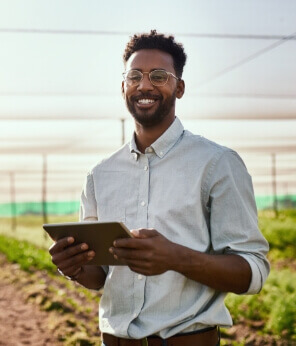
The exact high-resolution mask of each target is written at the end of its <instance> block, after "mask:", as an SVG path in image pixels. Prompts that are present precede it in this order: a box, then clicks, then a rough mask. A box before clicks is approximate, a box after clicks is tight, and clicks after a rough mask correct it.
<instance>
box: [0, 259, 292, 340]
mask: <svg viewBox="0 0 296 346" xmlns="http://www.w3.org/2000/svg"><path fill="white" fill-rule="evenodd" d="M0 267H1V271H0V346H21V345H33V346H43V345H54V346H55V345H57V346H59V345H75V346H76V345H77V346H78V345H100V338H99V331H98V328H97V301H94V299H93V298H89V297H86V296H85V295H84V294H82V293H81V292H80V291H79V287H77V289H75V287H74V289H73V287H72V289H70V290H69V284H70V285H74V283H72V282H68V281H67V280H65V279H62V280H65V282H64V283H63V281H62V280H56V279H53V278H51V277H50V276H49V275H48V274H47V273H46V272H41V273H40V272H35V273H26V272H24V271H23V270H21V269H20V268H19V266H18V265H17V264H12V263H10V262H8V261H7V260H6V259H5V257H4V256H3V255H2V254H0ZM77 286H78V285H77ZM50 287H55V288H56V289H57V290H58V292H59V293H58V295H60V299H58V298H57V293H56V292H57V291H55V292H51V289H50ZM95 294H96V295H98V293H95ZM94 297H95V295H94ZM66 298H67V299H66ZM70 298H71V299H72V300H73V301H75V302H76V305H77V306H83V307H84V310H79V309H77V308H73V306H72V307H71V305H69V304H68V305H67V303H65V301H66V300H69V299H70ZM44 310H47V311H44ZM91 321H92V323H91ZM263 323H264V322H263V321H256V322H252V321H245V320H242V321H241V323H238V324H237V325H235V326H233V327H232V328H230V329H228V330H227V331H226V333H227V334H224V333H222V340H223V343H222V345H238V344H240V345H250V346H261V345H268V346H271V345H280V346H288V345H295V343H293V342H292V343H291V342H287V341H284V340H278V339H277V340H275V339H274V338H273V337H272V336H262V335H260V329H261V327H262V326H263ZM258 332H259V333H258Z"/></svg>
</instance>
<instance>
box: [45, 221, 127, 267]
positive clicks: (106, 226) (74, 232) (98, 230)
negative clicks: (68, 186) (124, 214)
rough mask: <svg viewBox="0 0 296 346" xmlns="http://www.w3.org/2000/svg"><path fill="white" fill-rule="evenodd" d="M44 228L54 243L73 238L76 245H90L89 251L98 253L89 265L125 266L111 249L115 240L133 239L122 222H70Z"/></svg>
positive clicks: (46, 225)
mask: <svg viewBox="0 0 296 346" xmlns="http://www.w3.org/2000/svg"><path fill="white" fill-rule="evenodd" d="M43 228H44V230H45V231H46V232H47V233H48V234H49V236H50V237H51V239H53V240H54V241H57V240H59V239H61V238H65V237H70V236H71V237H73V238H74V239H75V242H74V244H80V243H86V244H88V246H89V250H94V251H95V253H96V255H95V257H94V258H93V259H92V260H91V261H90V262H88V265H93V264H95V265H124V263H122V262H121V261H120V260H116V259H115V258H114V257H113V255H112V254H111V253H110V252H109V248H110V247H111V246H113V241H114V240H115V239H118V238H127V237H132V234H131V233H130V231H129V230H128V229H127V228H126V226H125V225H124V224H123V223H122V222H68V223H58V224H44V225H43Z"/></svg>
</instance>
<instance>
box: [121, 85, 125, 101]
mask: <svg viewBox="0 0 296 346" xmlns="http://www.w3.org/2000/svg"><path fill="white" fill-rule="evenodd" d="M124 94H125V89H124V81H122V82H121V96H122V97H123V98H125V97H124Z"/></svg>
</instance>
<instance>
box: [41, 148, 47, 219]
mask: <svg viewBox="0 0 296 346" xmlns="http://www.w3.org/2000/svg"><path fill="white" fill-rule="evenodd" d="M46 180H47V157H46V155H45V154H44V155H43V174H42V214H43V223H47V208H46V197H47V196H46V193H47V190H46V185H47V184H46Z"/></svg>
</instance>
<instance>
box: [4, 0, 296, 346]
mask: <svg viewBox="0 0 296 346" xmlns="http://www.w3.org/2000/svg"><path fill="white" fill-rule="evenodd" d="M151 29H156V30H158V32H162V33H165V34H173V35H174V36H175V38H176V40H177V41H178V42H181V43H183V44H184V47H185V51H186V53H187V55H188V61H187V64H186V66H185V70H184V75H183V78H184V80H185V83H186V91H185V95H184V97H183V98H182V99H181V100H178V101H177V115H178V116H179V117H180V119H181V120H182V122H183V124H184V126H185V128H187V129H188V130H190V131H191V132H193V133H196V134H199V135H202V136H204V137H206V138H209V139H210V140H213V141H215V142H218V143H220V144H222V145H225V146H228V147H231V148H233V149H234V150H236V151H237V152H238V153H239V154H240V155H241V157H242V158H243V160H244V161H245V163H246V165H247V168H248V170H249V172H250V174H251V175H252V178H253V183H254V190H255V196H256V203H257V207H258V209H259V217H258V223H259V227H260V229H261V231H262V233H263V235H264V236H265V237H266V239H267V240H268V242H269V244H270V251H269V254H268V258H269V260H270V262H271V273H270V276H269V278H268V280H267V282H266V284H265V285H264V287H263V289H262V291H261V293H260V294H258V295H254V296H243V295H240V296H236V295H233V294H229V295H228V296H227V298H226V305H227V307H229V309H230V312H231V315H232V317H233V320H234V326H233V327H232V328H230V329H227V330H223V329H222V342H221V345H223V346H225V345H279V346H286V345H287V346H288V345H296V292H295V287H296V285H295V283H296V261H295V258H296V208H295V206H296V63H295V61H296V1H295V0H260V1H258V0H248V1H245V0H223V1H219V0H215V1H213V0H207V1H201V0H183V1H177V0H169V1H168V0H162V1H159V0H158V1H157V0H150V1H149V2H145V3H144V2H140V1H135V0H126V1H119V0H118V1H116V0H109V1H102V0H88V1H82V0H63V1H60V0H59V1H58V0H50V1H48V0H26V1H23V0H9V1H6V0H0V267H1V271H0V301H1V304H2V305H1V306H2V308H1V309H0V326H2V327H3V328H4V329H3V330H5V331H3V333H5V335H6V336H8V335H9V336H10V340H11V343H9V340H8V339H7V337H6V339H5V345H7V346H9V345H15V344H16V342H19V341H20V340H21V341H24V335H25V334H24V333H25V332H26V333H27V337H28V338H33V337H34V336H35V337H36V338H37V339H38V340H39V341H38V342H39V344H40V345H41V344H50V345H51V344H56V345H58V344H60V343H58V342H61V344H63V345H75V346H77V345H98V344H99V340H100V336H99V331H98V327H97V325H98V317H97V304H98V301H99V299H100V292H99V293H98V292H90V291H89V290H84V291H83V290H82V288H81V287H77V286H75V284H73V283H72V282H69V281H67V280H65V279H64V278H62V277H60V276H59V275H57V270H56V267H55V266H54V265H53V264H52V262H51V257H50V255H49V253H48V247H49V245H50V244H51V243H52V241H51V240H50V239H49V238H48V237H47V236H46V234H45V232H43V230H42V223H46V222H65V221H77V219H78V210H79V199H80V194H81V190H82V186H83V183H84V180H85V177H86V174H87V172H88V171H89V170H90V169H91V168H92V166H94V165H95V164H96V163H98V162H100V161H101V160H102V159H103V158H104V157H106V156H108V155H110V154H111V153H112V152H114V151H116V150H117V149H118V148H119V147H120V146H121V145H122V144H123V143H125V142H127V141H129V140H130V138H131V136H132V133H133V121H132V120H131V116H130V115H129V114H128V112H127V110H126V109H125V105H124V102H123V99H122V97H121V82H122V72H123V62H122V54H123V51H124V48H125V45H126V43H127V42H128V40H129V38H130V36H132V35H133V34H134V33H141V32H149V31H150V30H151ZM135 188H137V187H135ZM9 292H10V295H8V294H9ZM18 292H20V293H21V294H22V297H23V301H21V302H19V301H18V298H17V293H18ZM10 297H13V298H10ZM28 301H29V302H34V303H36V304H37V305H38V306H39V307H40V310H45V311H46V316H47V317H48V320H47V319H45V318H44V317H42V318H41V317H39V315H38V314H37V315H36V311H35V312H34V313H30V304H26V303H27V302H28ZM5 302H6V303H7V305H6V306H5V305H3V304H4V303H5ZM12 303H14V304H12ZM15 307H16V308H15ZM20 307H21V308H22V309H23V310H22V311H25V310H26V311H27V312H28V315H29V316H31V318H33V317H34V316H35V317H36V319H37V320H38V323H39V327H38V326H37V325H36V326H34V323H33V322H32V320H31V319H30V318H23V316H24V315H23V312H21V313H20V310H19V308H20ZM1 311H2V314H1ZM18 321H19V322H18ZM25 323H27V327H26V326H25ZM18 325H19V328H17V326H18ZM40 325H41V326H45V327H46V328H45V329H41V328H40ZM9 326H10V327H9ZM32 330H33V331H34V333H32ZM45 330H49V331H50V334H51V335H52V336H53V337H55V338H56V340H57V342H56V343H55V342H52V343H48V341H46V340H45V341H44V343H43V341H42V340H43V339H45V338H46V336H45V335H44V331H45ZM0 334H1V329H0ZM46 342H47V343H46ZM0 344H1V341H0ZM26 344H31V345H36V342H35V341H32V340H31V342H30V341H28V340H26ZM37 344H38V343H37Z"/></svg>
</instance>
